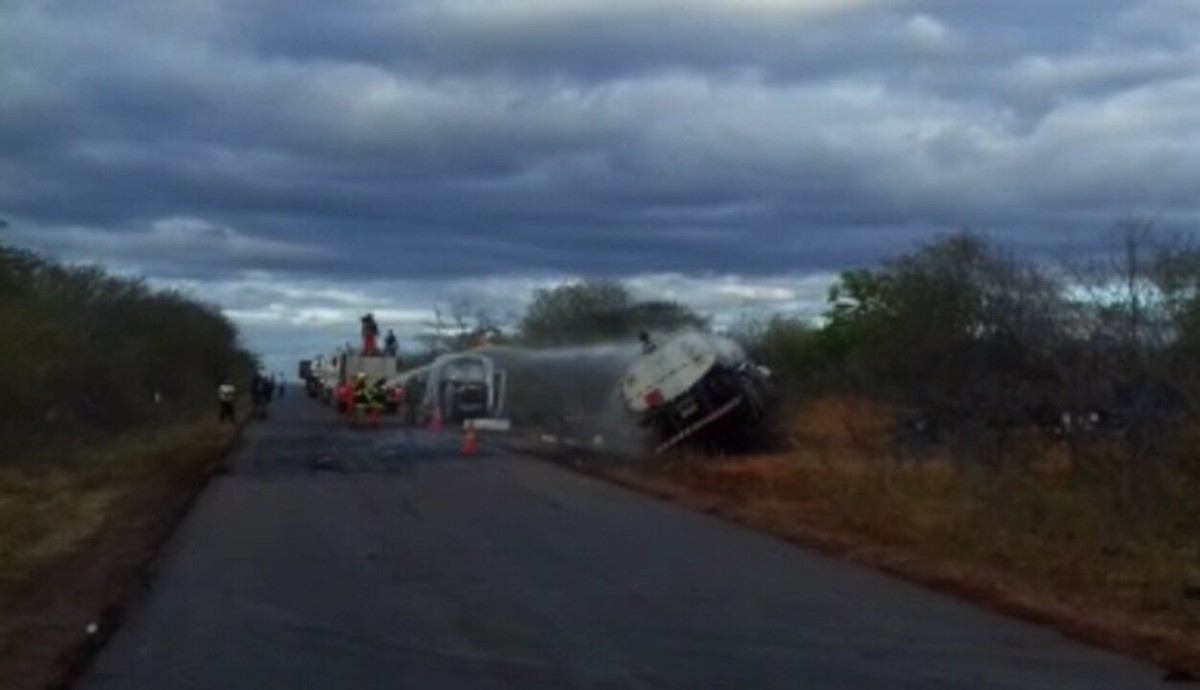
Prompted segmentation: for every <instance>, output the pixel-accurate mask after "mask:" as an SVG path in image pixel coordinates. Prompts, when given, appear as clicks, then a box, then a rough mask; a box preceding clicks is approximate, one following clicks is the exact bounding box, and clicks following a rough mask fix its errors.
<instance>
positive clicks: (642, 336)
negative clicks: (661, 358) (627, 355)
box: [638, 331, 658, 354]
mask: <svg viewBox="0 0 1200 690" xmlns="http://www.w3.org/2000/svg"><path fill="white" fill-rule="evenodd" d="M638 340H640V341H641V343H642V352H643V353H644V354H650V353H651V352H654V351H655V350H657V349H658V346H657V345H655V344H654V341H653V340H651V339H650V334H649V333H647V332H646V331H642V332H641V333H638Z"/></svg>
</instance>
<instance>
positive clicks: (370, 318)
mask: <svg viewBox="0 0 1200 690" xmlns="http://www.w3.org/2000/svg"><path fill="white" fill-rule="evenodd" d="M378 341H379V324H377V323H375V315H374V314H371V313H369V312H368V313H367V315H366V316H364V317H362V353H363V354H364V355H368V356H371V355H377V354H379V345H378Z"/></svg>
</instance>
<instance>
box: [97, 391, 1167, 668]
mask: <svg viewBox="0 0 1200 690" xmlns="http://www.w3.org/2000/svg"><path fill="white" fill-rule="evenodd" d="M329 416H330V414H329V412H328V410H327V409H326V408H323V407H320V406H319V405H317V404H316V403H313V402H311V401H309V400H307V399H305V398H304V397H303V396H302V395H298V394H297V393H296V392H294V389H293V392H291V393H290V395H289V396H288V398H287V399H285V400H284V401H282V402H281V403H277V404H276V406H275V407H274V408H273V409H272V419H271V420H270V421H268V422H266V423H263V424H257V425H255V426H253V427H252V428H251V429H250V430H249V431H248V433H247V436H246V438H245V440H244V442H243V443H242V444H241V446H240V449H239V450H238V451H237V452H236V453H235V455H234V457H233V458H232V471H231V472H230V473H229V474H226V475H222V476H220V477H218V478H217V479H216V480H215V481H214V483H213V484H212V485H211V486H210V487H209V489H208V490H207V491H206V492H205V494H204V495H203V496H201V498H200V499H199V501H198V502H197V504H196V506H195V508H194V509H193V511H192V513H191V514H190V515H189V516H188V518H187V519H186V520H185V521H184V523H183V524H182V525H181V527H180V529H179V531H178V532H177V533H176V535H175V536H174V538H173V539H172V542H171V544H170V545H169V547H168V548H167V550H166V553H165V554H164V556H163V563H162V568H161V571H160V577H159V578H158V580H157V581H156V582H155V585H154V587H153V590H152V592H151V593H150V595H149V597H148V599H147V601H146V602H145V603H144V604H143V605H142V606H140V607H139V608H138V609H137V611H135V612H134V613H133V615H132V616H131V617H130V619H129V621H128V623H127V624H126V626H125V627H124V628H123V629H122V630H120V631H119V632H118V633H117V635H116V636H115V637H114V638H113V640H112V641H111V642H110V644H109V645H108V647H107V648H106V649H105V650H104V651H103V652H102V653H101V654H100V656H99V658H98V659H97V661H96V663H95V664H94V665H93V667H92V668H91V670H90V671H89V672H88V673H87V674H86V675H85V677H84V678H82V679H81V681H80V682H79V683H78V685H77V687H80V688H83V689H84V690H162V689H164V688H170V689H172V690H184V689H187V688H197V689H201V688H202V689H205V690H211V689H213V688H220V689H221V690H242V689H247V690H248V689H255V690H265V689H272V690H274V689H289V690H294V689H300V688H312V689H314V690H316V689H321V690H327V689H332V688H363V689H366V688H379V689H385V688H386V689H388V690H392V689H394V688H421V689H424V688H430V689H432V688H471V689H476V688H485V689H486V688H513V689H519V690H533V689H536V688H681V689H687V690H697V689H702V688H788V689H789V690H790V689H795V688H835V689H836V688H845V689H847V690H864V689H869V688H888V689H894V688H1047V689H1053V690H1065V689H1068V688H1104V689H1106V690H1107V689H1115V688H1150V687H1161V683H1160V682H1159V681H1158V678H1159V675H1160V674H1159V672H1158V671H1157V670H1156V669H1154V668H1152V667H1149V666H1144V665H1141V664H1139V663H1137V662H1134V661H1130V660H1127V659H1124V658H1121V657H1118V656H1115V655H1112V654H1109V653H1106V652H1102V651H1099V650H1095V649H1091V648H1088V647H1085V646H1082V645H1080V644H1077V643H1074V642H1072V641H1068V640H1066V639H1063V638H1061V637H1059V636H1058V635H1056V634H1054V633H1052V632H1050V631H1047V630H1042V629H1039V628H1036V627H1033V626H1030V625H1026V624H1024V623H1021V622H1018V621H1013V620H1009V619H1005V618H1002V617H999V616H995V615H992V614H989V613H986V612H982V611H980V610H978V609H975V608H973V607H971V606H968V605H966V604H963V603H960V602H957V601H954V600H951V599H949V598H946V597H943V596H940V595H937V594H934V593H931V592H929V591H926V590H923V589H921V588H918V587H915V586H911V585H908V584H905V583H903V582H899V581H896V580H893V579H890V578H887V577H885V576H883V575H880V574H877V573H874V572H870V571H867V570H863V569H860V568H857V567H854V566H852V565H848V564H845V563H842V562H839V561H836V560H833V559H829V558H826V557H823V556H820V555H816V554H813V553H810V552H807V551H805V550H803V549H799V548H796V547H794V546H791V545H789V544H786V543H783V542H781V541H778V540H775V539H772V538H770V537H767V536H764V535H760V534H756V533H753V532H750V531H748V530H746V529H744V528H741V527H738V526H735V525H732V524H728V523H725V522H722V521H720V520H718V519H716V518H713V517H710V516H706V515H702V514H697V513H693V512H689V511H687V510H685V509H683V508H680V507H677V506H673V505H670V504H668V503H663V502H660V501H656V500H653V499H650V498H646V497H643V496H641V495H637V494H634V493H630V492H628V491H626V490H623V489H620V488H617V487H613V486H610V485H607V484H604V483H602V482H598V481H595V480H592V479H589V478H586V477H582V476H579V475H576V474H573V473H570V472H568V471H564V470H561V469H558V468H556V467H553V466H551V465H548V464H545V463H542V462H539V461H536V460H529V459H524V458H518V457H513V456H511V455H506V454H503V453H501V452H499V451H496V450H494V449H486V448H485V454H484V455H483V456H481V457H477V458H471V459H463V458H459V457H457V453H456V440H455V438H454V437H453V436H442V437H440V438H439V437H434V436H431V435H428V434H425V433H415V434H410V433H406V432H404V431H402V430H385V431H378V432H357V433H356V432H351V431H349V430H347V429H343V428H341V427H340V426H338V425H336V424H333V423H331V422H330V420H329Z"/></svg>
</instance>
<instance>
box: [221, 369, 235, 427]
mask: <svg viewBox="0 0 1200 690" xmlns="http://www.w3.org/2000/svg"><path fill="white" fill-rule="evenodd" d="M235 398H237V389H236V388H234V387H233V384H232V383H230V382H229V379H225V380H224V381H223V382H222V383H221V385H220V386H218V387H217V400H218V401H219V402H220V403H221V411H220V414H219V415H218V417H217V421H218V422H222V423H223V422H229V423H230V424H234V423H236V420H235V419H234V416H233V401H234V399H235Z"/></svg>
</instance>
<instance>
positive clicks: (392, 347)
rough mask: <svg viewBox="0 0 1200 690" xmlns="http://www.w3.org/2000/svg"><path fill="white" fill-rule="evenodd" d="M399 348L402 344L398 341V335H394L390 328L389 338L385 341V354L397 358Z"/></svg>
mask: <svg viewBox="0 0 1200 690" xmlns="http://www.w3.org/2000/svg"><path fill="white" fill-rule="evenodd" d="M399 348H400V344H399V342H398V341H397V340H396V334H395V333H393V332H392V329H390V328H389V329H388V332H387V337H385V338H384V339H383V354H385V355H387V356H388V357H395V356H396V353H397V352H398V351H399Z"/></svg>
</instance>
